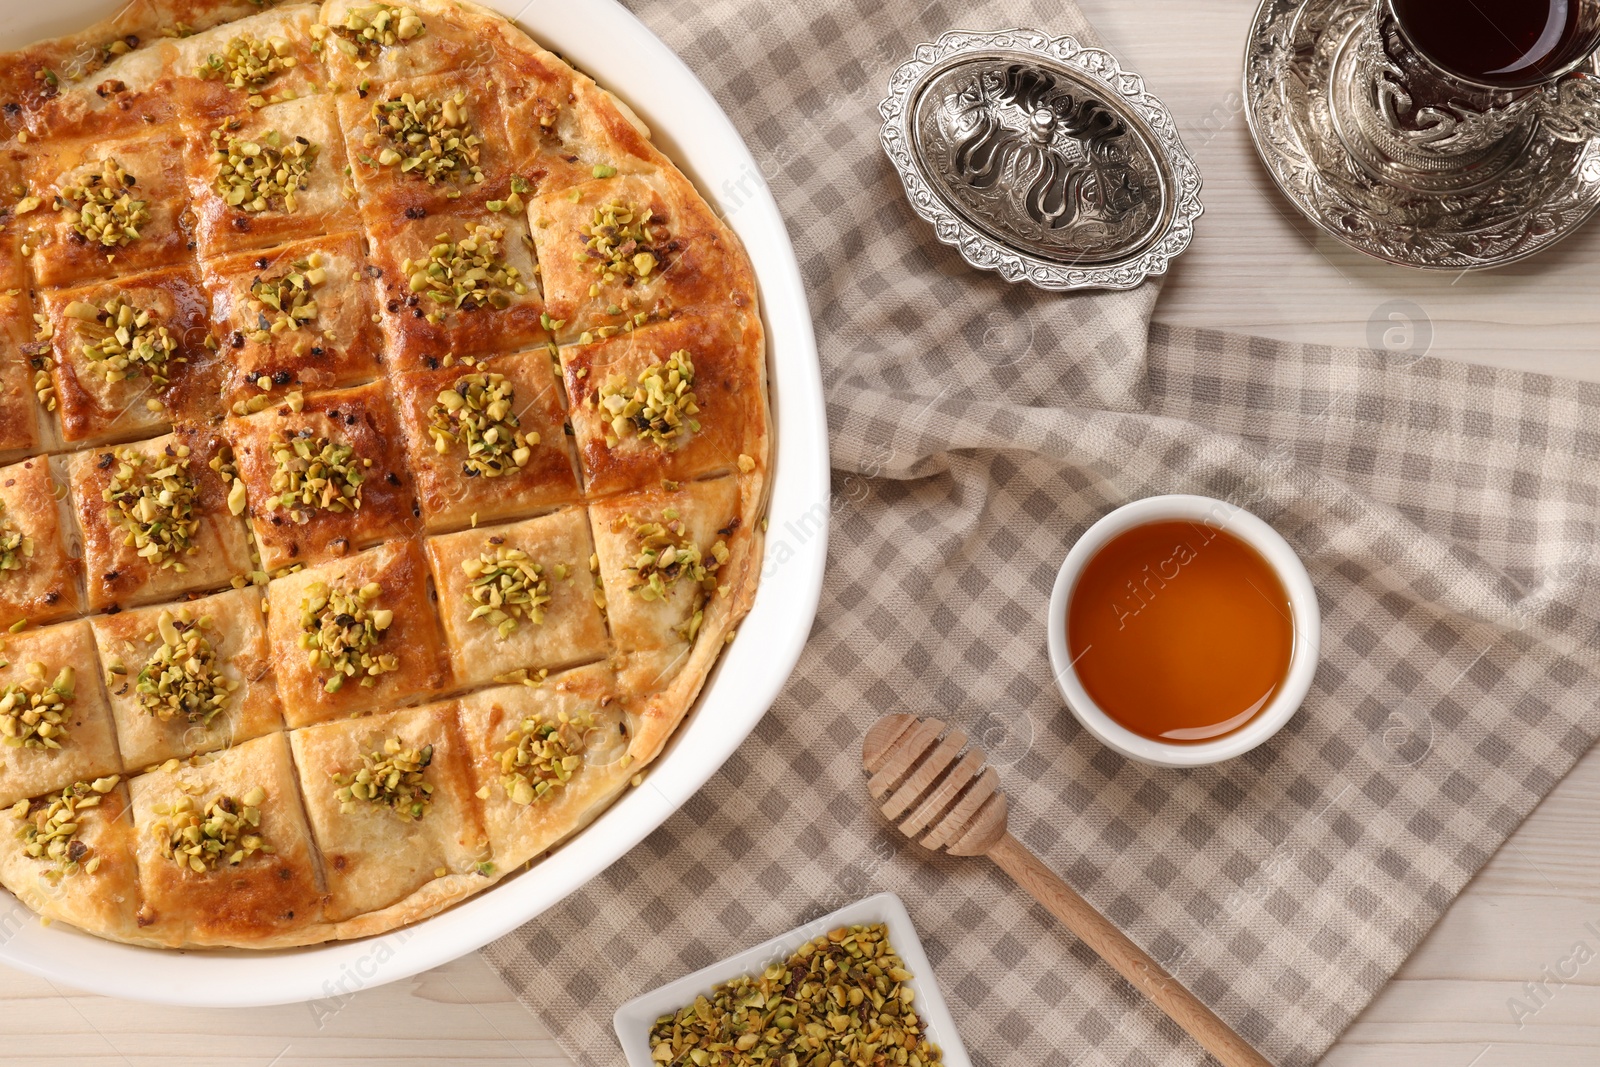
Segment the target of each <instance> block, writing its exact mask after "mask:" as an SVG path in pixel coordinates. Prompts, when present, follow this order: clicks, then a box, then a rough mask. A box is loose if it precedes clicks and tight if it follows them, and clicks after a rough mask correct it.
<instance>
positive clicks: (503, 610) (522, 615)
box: [461, 537, 565, 640]
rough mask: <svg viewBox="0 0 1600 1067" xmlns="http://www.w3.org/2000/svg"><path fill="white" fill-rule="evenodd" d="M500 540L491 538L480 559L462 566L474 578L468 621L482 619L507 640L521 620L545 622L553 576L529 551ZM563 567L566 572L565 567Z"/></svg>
mask: <svg viewBox="0 0 1600 1067" xmlns="http://www.w3.org/2000/svg"><path fill="white" fill-rule="evenodd" d="M500 540H501V538H498V537H492V538H490V539H489V541H490V543H489V544H486V545H484V547H483V551H482V552H480V553H478V556H477V558H476V559H465V560H462V561H461V569H462V571H464V572H465V573H466V576H467V577H468V578H469V579H470V580H471V584H470V585H468V586H467V592H466V597H465V599H466V602H467V607H469V608H471V609H472V614H470V615H468V616H467V620H468V621H469V622H470V621H472V620H473V619H481V620H482V621H483V622H485V623H486V624H488V625H490V626H493V627H494V628H495V630H496V631H497V632H498V633H499V635H500V638H501V640H504V639H505V638H506V637H508V636H510V634H511V632H512V631H513V630H515V629H516V628H517V621H518V620H519V619H527V620H528V621H529V622H532V623H534V624H535V625H537V624H539V623H542V622H544V607H545V605H546V604H548V603H550V579H549V577H548V576H547V575H546V574H545V568H544V567H543V566H542V565H541V564H538V563H535V562H534V561H533V560H531V559H529V558H528V554H527V553H526V552H524V551H522V549H520V548H507V547H506V546H505V545H503V544H497V543H496V542H498V541H500ZM561 570H562V571H563V572H564V571H565V568H561ZM562 576H563V575H562V574H560V573H558V574H557V577H562Z"/></svg>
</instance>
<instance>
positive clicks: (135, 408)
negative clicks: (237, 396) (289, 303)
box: [40, 268, 217, 444]
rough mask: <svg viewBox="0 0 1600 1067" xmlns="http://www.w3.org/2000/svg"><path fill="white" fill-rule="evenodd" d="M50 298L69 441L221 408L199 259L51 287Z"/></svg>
mask: <svg viewBox="0 0 1600 1067" xmlns="http://www.w3.org/2000/svg"><path fill="white" fill-rule="evenodd" d="M42 303H43V307H44V314H45V315H46V316H47V317H48V323H47V324H41V327H40V333H43V334H45V335H47V339H48V340H49V341H50V342H51V344H52V352H53V355H52V364H53V365H52V367H51V371H50V373H51V377H52V379H53V381H54V387H55V396H54V400H55V403H56V405H57V407H58V409H59V412H60V418H61V431H62V435H63V436H64V437H65V438H66V440H67V441H68V442H70V443H76V444H98V443H100V442H102V441H113V440H126V439H128V438H130V437H137V436H144V435H148V434H151V433H159V432H160V431H162V430H163V429H165V428H167V427H168V426H170V425H171V424H172V422H173V421H174V420H175V419H181V418H184V417H192V418H193V419H195V420H196V421H200V420H205V419H208V418H209V417H210V416H211V414H212V413H213V409H214V407H215V405H216V375H217V359H216V355H215V353H214V352H213V351H212V349H211V347H210V343H209V340H210V337H211V331H210V313H209V312H208V310H207V307H206V298H205V293H204V292H203V291H202V290H201V288H200V280H199V277H198V276H197V275H196V273H195V272H194V270H193V269H192V268H173V269H170V270H162V271H155V272H152V273H149V274H138V275H133V276H130V277H127V278H118V279H114V280H112V281H107V282H101V283H98V284H96V285H91V286H86V287H84V288H81V289H66V290H54V291H49V292H46V293H44V294H43V298H42Z"/></svg>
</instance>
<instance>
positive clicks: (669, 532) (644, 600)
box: [591, 477, 747, 652]
mask: <svg viewBox="0 0 1600 1067" xmlns="http://www.w3.org/2000/svg"><path fill="white" fill-rule="evenodd" d="M739 515H740V494H739V484H738V480H737V479H736V478H731V477H730V478H716V479H713V480H711V481H704V482H688V483H685V484H683V485H681V486H678V487H676V488H671V489H668V488H662V487H656V488H652V489H645V490H642V491H640V492H636V493H627V494H624V495H622V496H616V497H612V498H610V499H608V500H603V501H600V502H598V503H596V504H594V505H593V506H592V508H591V516H592V520H593V524H594V540H595V549H596V552H597V553H598V555H599V564H600V577H601V580H602V582H603V583H604V587H605V601H606V615H607V618H608V619H609V620H610V623H611V633H612V636H613V637H615V638H616V640H617V644H618V646H619V647H620V648H621V649H622V650H623V651H625V652H632V651H637V650H641V649H662V648H675V647H680V646H686V645H689V644H692V643H693V642H694V639H695V636H696V635H697V634H698V633H699V631H700V627H701V625H702V623H703V622H704V612H705V611H706V610H707V609H708V607H709V606H710V605H711V604H712V603H713V602H715V601H716V600H717V598H718V597H719V591H720V589H721V588H722V587H723V585H724V584H725V583H726V581H727V578H728V575H727V574H725V573H722V571H723V568H724V566H725V565H726V564H727V563H728V561H729V560H730V559H731V558H732V553H733V550H734V547H735V543H736V539H742V538H741V535H745V534H747V531H745V530H743V529H742V527H741V523H740V521H739Z"/></svg>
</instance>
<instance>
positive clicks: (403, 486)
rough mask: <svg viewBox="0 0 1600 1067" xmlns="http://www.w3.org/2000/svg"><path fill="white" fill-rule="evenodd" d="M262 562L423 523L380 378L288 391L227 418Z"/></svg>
mask: <svg viewBox="0 0 1600 1067" xmlns="http://www.w3.org/2000/svg"><path fill="white" fill-rule="evenodd" d="M228 433H229V434H230V435H231V437H232V439H233V451H234V454H235V456H236V457H237V464H238V469H239V477H240V479H242V481H243V483H244V486H245V492H246V494H247V496H248V498H249V503H250V524H251V527H252V529H254V531H255V535H256V544H257V546H258V548H259V549H260V552H261V564H262V566H263V567H264V568H265V569H266V570H268V571H275V570H277V569H279V568H281V567H286V566H289V565H291V564H295V563H307V564H310V563H316V562H318V561H319V560H324V559H329V558H333V557H338V556H344V555H348V554H350V553H353V552H355V551H357V550H359V549H361V548H364V547H366V546H367V545H371V544H376V543H377V542H379V541H384V540H387V539H390V538H394V537H400V536H404V535H405V534H407V533H409V532H410V530H411V529H412V527H413V526H414V525H416V524H417V515H416V514H415V510H414V509H415V508H416V501H415V497H414V494H413V491H412V485H411V479H410V476H409V475H407V474H406V470H405V465H404V461H403V460H402V458H401V455H402V452H403V445H402V443H401V439H400V431H399V428H398V426H397V425H396V423H395V418H394V412H393V409H392V408H391V407H390V406H389V400H388V398H387V396H385V394H384V389H383V383H382V382H374V383H371V384H369V385H363V386H359V387H357V388H354V389H344V390H340V391H337V392H331V393H317V394H314V395H312V396H308V397H301V396H299V395H298V394H291V395H290V397H289V398H288V399H287V400H285V401H284V402H282V403H280V404H278V405H277V406H276V407H272V408H268V409H267V410H265V411H261V412H258V413H256V414H254V415H251V416H249V417H248V418H242V419H239V418H235V419H230V420H229V428H228Z"/></svg>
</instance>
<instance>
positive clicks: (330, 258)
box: [201, 233, 379, 415]
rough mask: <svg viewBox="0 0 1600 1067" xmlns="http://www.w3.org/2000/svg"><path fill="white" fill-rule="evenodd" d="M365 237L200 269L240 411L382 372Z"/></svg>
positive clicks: (229, 397)
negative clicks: (289, 394) (301, 390)
mask: <svg viewBox="0 0 1600 1067" xmlns="http://www.w3.org/2000/svg"><path fill="white" fill-rule="evenodd" d="M362 245H363V240H362V237H361V235H360V234H357V233H347V234H340V235H337V236H333V237H318V238H313V239H311V240H308V241H300V242H297V243H295V244H291V245H285V246H284V247H282V248H275V249H272V250H270V251H255V252H240V253H237V254H235V255H232V256H225V257H223V258H221V259H213V260H207V261H205V262H204V263H203V264H202V265H201V270H202V274H203V277H204V279H205V284H206V288H207V290H209V292H210V294H211V314H212V318H213V321H214V324H215V330H216V336H217V340H218V343H219V345H220V347H221V350H222V352H223V353H224V354H225V357H226V362H227V365H228V367H229V368H230V374H229V376H228V380H227V382H226V383H225V385H224V393H223V398H224V400H225V402H226V403H227V404H228V405H229V406H230V407H232V409H233V410H234V412H235V413H236V414H241V415H244V414H249V413H250V412H251V411H259V410H261V409H262V408H265V407H268V406H270V405H272V404H274V403H277V402H279V400H281V398H282V397H283V396H284V395H285V394H286V393H287V392H290V391H293V390H295V389H331V388H334V387H337V386H341V385H351V384H353V383H355V382H360V381H367V380H370V379H371V378H373V377H375V376H376V375H377V373H378V362H377V360H378V355H379V347H378V328H377V326H376V325H375V324H374V323H373V321H372V319H373V305H372V281H371V278H370V276H369V274H368V272H367V261H366V256H365V254H364V253H363V250H362Z"/></svg>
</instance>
